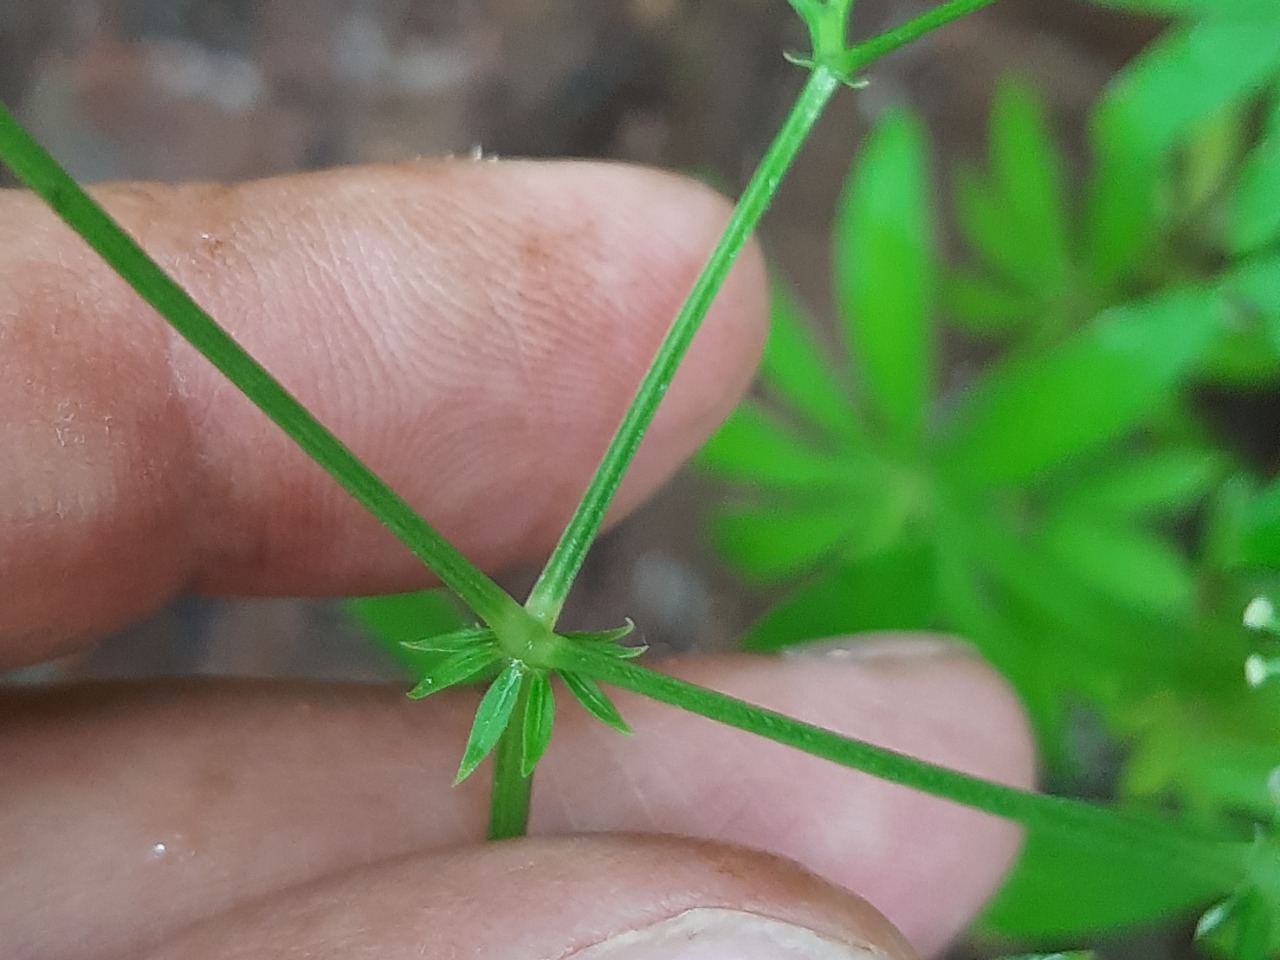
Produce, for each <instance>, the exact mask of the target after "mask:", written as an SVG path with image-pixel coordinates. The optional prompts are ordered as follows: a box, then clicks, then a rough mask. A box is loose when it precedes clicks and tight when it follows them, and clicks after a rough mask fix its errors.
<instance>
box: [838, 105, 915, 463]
mask: <svg viewBox="0 0 1280 960" xmlns="http://www.w3.org/2000/svg"><path fill="white" fill-rule="evenodd" d="M927 156H928V154H927V150H926V147H925V139H924V132H923V129H922V127H921V124H920V122H919V121H918V120H917V119H916V118H915V117H914V116H913V115H911V114H909V113H907V112H905V111H888V112H886V113H885V114H884V115H883V116H882V117H881V118H880V120H879V121H878V122H877V123H876V125H875V127H874V128H873V130H872V131H871V133H870V135H869V136H868V137H867V140H866V142H865V143H864V145H863V148H862V151H861V153H860V155H859V157H858V159H857V161H856V163H855V165H854V168H853V170H852V171H851V173H850V176H849V178H848V180H847V181H846V185H845V189H844V191H843V193H842V195H841V198H840V203H839V207H838V209H837V212H836V222H835V227H834V235H833V240H834V251H833V257H834V262H835V270H834V275H835V289H836V299H837V302H838V304H839V307H840V313H841V316H842V318H843V320H844V322H845V329H846V331H847V335H848V337H849V342H850V349H851V351H852V354H853V356H854V357H855V358H856V359H857V364H858V370H859V374H860V380H861V383H862V385H863V387H864V390H865V395H866V400H867V404H868V407H869V412H871V413H872V414H873V415H874V418H875V420H876V422H877V423H878V424H879V425H881V426H882V427H883V428H884V430H885V431H886V435H887V436H888V437H890V438H892V441H893V443H894V445H895V447H896V449H898V450H900V451H911V450H916V449H918V448H919V445H920V443H921V442H922V440H923V437H924V430H925V424H926V420H927V416H928V400H929V396H930V394H931V392H932V385H933V376H934V361H935V358H934V354H935V349H936V348H935V344H934V329H933V324H932V321H931V318H930V309H929V307H930V303H931V301H932V295H933V275H934V271H935V263H934V255H933V236H932V231H933V214H932V210H931V205H930V199H929V198H930V196H931V195H932V185H931V184H930V181H929V176H928V171H927V166H928V160H927Z"/></svg>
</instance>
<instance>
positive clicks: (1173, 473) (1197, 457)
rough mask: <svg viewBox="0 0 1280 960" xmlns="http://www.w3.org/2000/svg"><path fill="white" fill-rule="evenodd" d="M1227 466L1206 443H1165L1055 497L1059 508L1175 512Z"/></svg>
mask: <svg viewBox="0 0 1280 960" xmlns="http://www.w3.org/2000/svg"><path fill="white" fill-rule="evenodd" d="M1225 467H1226V460H1225V458H1224V457H1223V455H1222V454H1221V453H1220V452H1219V451H1217V450H1213V449H1211V448H1204V447H1202V448H1170V449H1165V450H1159V451H1156V452H1155V453H1151V454H1147V455H1145V456H1137V457H1128V458H1125V459H1123V460H1116V461H1113V462H1111V463H1108V464H1107V465H1106V466H1104V467H1102V468H1101V469H1098V470H1095V471H1092V472H1090V473H1088V474H1086V475H1085V476H1083V477H1082V478H1080V479H1079V481H1078V482H1076V483H1075V484H1073V485H1071V486H1070V487H1069V488H1068V489H1067V490H1066V491H1065V492H1064V493H1063V494H1061V495H1059V497H1058V498H1057V503H1058V506H1059V509H1062V510H1064V511H1067V512H1077V511H1089V512H1092V513H1095V514H1099V515H1102V514H1106V515H1113V516H1121V517H1125V516H1127V517H1139V516H1148V515H1152V514H1162V513H1164V514H1167V513H1179V512H1182V511H1186V510H1189V509H1191V508H1192V507H1194V506H1195V505H1196V503H1198V502H1199V501H1200V500H1202V499H1203V498H1204V497H1206V496H1208V494H1209V492H1210V490H1211V488H1212V486H1213V484H1214V483H1215V482H1216V481H1217V480H1218V479H1220V478H1221V476H1222V474H1223V471H1224V469H1225Z"/></svg>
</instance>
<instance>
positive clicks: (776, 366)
mask: <svg viewBox="0 0 1280 960" xmlns="http://www.w3.org/2000/svg"><path fill="white" fill-rule="evenodd" d="M760 372H761V376H762V378H763V380H764V383H765V384H766V386H768V387H769V389H771V390H772V391H774V392H775V393H776V394H777V395H778V397H779V398H780V399H782V400H783V401H785V402H786V403H787V404H789V405H790V406H791V407H792V408H794V409H795V410H796V412H797V413H799V414H801V415H802V416H804V417H806V418H807V419H808V420H809V421H810V422H812V423H813V425H814V426H815V427H818V428H820V429H822V430H824V431H826V432H827V433H828V434H830V435H831V436H832V437H860V436H861V434H862V429H861V427H860V426H859V424H858V422H857V418H856V415H855V411H854V408H853V402H852V400H851V399H850V398H849V396H848V395H847V394H846V393H845V392H844V390H843V389H842V388H841V386H840V384H839V382H838V380H837V377H836V376H835V374H834V373H833V372H832V370H831V368H830V366H829V365H828V364H827V362H826V361H825V360H824V359H823V351H822V350H821V349H820V348H819V346H818V344H817V342H816V341H815V340H814V337H813V333H812V332H811V328H810V326H809V324H808V322H807V318H806V317H805V315H804V312H803V311H802V310H801V309H800V306H799V304H798V303H796V301H795V298H794V297H793V296H792V295H791V292H790V291H789V290H788V289H787V287H786V286H785V285H784V284H782V283H775V284H774V285H773V295H772V298H771V301H770V309H769V338H768V340H767V341H765V346H764V359H763V360H762V361H761V367H760Z"/></svg>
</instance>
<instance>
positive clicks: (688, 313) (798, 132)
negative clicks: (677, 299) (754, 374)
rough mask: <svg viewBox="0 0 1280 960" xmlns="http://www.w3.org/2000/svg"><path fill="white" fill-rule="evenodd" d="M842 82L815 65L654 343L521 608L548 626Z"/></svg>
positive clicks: (557, 614) (828, 71)
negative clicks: (745, 251) (706, 321)
mask: <svg viewBox="0 0 1280 960" xmlns="http://www.w3.org/2000/svg"><path fill="white" fill-rule="evenodd" d="M839 85H840V79H839V78H838V77H837V76H836V74H834V73H833V72H832V71H831V70H829V69H828V68H827V67H825V66H821V65H819V66H817V67H815V68H814V69H813V72H812V73H810V75H809V79H808V81H807V82H806V83H805V85H804V89H803V90H802V91H801V92H800V96H799V97H798V98H797V100H796V102H795V105H794V106H793V107H792V108H791V112H790V113H789V114H788V115H787V119H786V121H785V122H784V123H783V125H782V129H781V130H779V131H778V135H777V137H775V138H774V140H773V143H771V144H770V145H769V149H768V151H767V152H766V153H765V155H764V158H763V159H762V160H761V161H760V165H759V166H758V167H757V168H756V172H755V174H754V175H752V177H751V181H750V182H749V183H748V184H747V186H746V189H745V190H744V191H743V193H742V197H741V198H740V199H739V200H738V204H737V206H736V207H735V208H734V210H733V215H732V216H731V217H730V218H729V224H728V226H726V227H725V231H724V233H723V234H722V235H721V237H720V241H719V242H718V243H717V244H716V246H715V249H714V250H713V251H712V252H711V257H710V259H708V260H707V264H706V266H704V267H703V268H702V272H701V273H700V274H699V275H698V279H697V280H696V281H694V284H693V289H692V290H691V291H690V293H689V297H688V299H687V300H685V302H684V306H682V307H681V308H680V312H679V313H678V314H677V315H676V318H675V320H674V321H673V322H672V324H671V329H670V330H668V332H667V336H666V339H664V340H663V341H662V345H661V347H659V348H658V353H657V355H656V356H655V357H654V359H653V363H652V364H651V365H650V367H649V370H648V372H647V373H645V376H644V379H643V380H642V381H641V383H640V388H639V389H638V390H637V391H636V395H635V399H634V400H633V401H632V403H631V406H630V407H629V408H628V410H627V413H626V415H625V416H624V417H623V419H622V423H621V424H620V425H619V427H618V430H617V432H616V433H615V434H614V435H613V439H612V440H611V441H610V442H609V447H608V449H607V450H606V451H605V454H604V457H603V459H602V460H601V461H600V466H599V467H597V468H596V472H595V476H593V477H592V478H591V483H590V484H589V485H588V487H587V491H586V493H585V494H584V495H583V497H582V500H581V502H580V503H579V504H578V508H577V510H576V511H575V512H574V514H573V518H572V519H571V520H570V521H569V525H568V526H567V527H566V528H565V531H564V534H563V535H562V536H561V537H560V542H559V543H557V544H556V548H555V550H554V551H553V552H552V554H551V559H549V560H548V561H547V565H546V567H545V568H543V571H542V574H541V575H540V576H539V577H538V581H537V583H535V584H534V586H533V590H532V592H531V593H530V594H529V599H528V601H527V602H526V603H525V609H526V610H527V611H529V613H531V614H532V615H533V616H534V617H535V618H536V619H537V620H539V621H541V622H542V623H544V624H546V625H547V626H549V627H554V625H555V622H556V620H557V619H558V618H559V616H560V611H561V609H562V608H563V607H564V602H565V599H566V598H567V597H568V595H569V589H570V588H571V587H572V586H573V581H574V579H575V578H576V577H577V575H578V571H579V570H580V569H581V568H582V562H583V560H584V559H585V557H586V554H587V550H588V548H589V547H590V546H591V542H592V541H593V540H594V539H595V536H596V533H597V532H598V531H599V529H600V524H601V523H602V522H603V521H604V515H605V511H607V510H608V509H609V503H610V501H612V499H613V494H614V491H615V490H616V489H617V487H618V484H619V483H620V482H621V480H622V475H623V474H624V473H625V472H626V470H627V467H628V465H629V464H630V463H631V459H632V457H634V456H635V452H636V449H637V448H638V447H639V446H640V440H641V439H642V438H643V436H644V433H645V430H647V429H648V427H649V424H650V422H651V421H652V420H653V416H654V414H655V413H656V412H657V409H658V404H659V402H661V400H662V397H663V394H665V393H666V391H667V387H668V386H670V385H671V380H672V378H673V377H674V376H675V373H676V369H677V368H678V367H679V366H680V361H681V360H682V359H683V358H684V355H685V353H686V351H687V350H688V349H689V344H690V343H692V342H693V337H694V334H696V333H697V332H698V327H699V325H700V324H701V323H702V319H703V317H705V316H706V314H707V311H708V309H710V307H711V302H712V301H713V300H714V299H715V296H716V294H717V293H718V292H719V290H720V287H721V286H722V285H723V283H724V281H725V278H726V277H727V276H728V274H729V269H730V268H731V267H732V266H733V263H734V261H735V260H736V259H737V257H738V254H739V253H741V252H742V248H743V247H744V246H746V243H747V239H748V238H749V237H750V236H751V233H752V231H753V230H755V227H756V224H757V223H758V222H759V221H760V218H761V216H763V214H764V212H765V210H766V209H767V208H768V206H769V203H770V201H771V200H772V199H773V195H774V194H775V193H776V192H777V190H778V184H779V183H780V182H781V181H782V177H783V175H784V174H785V173H786V172H787V169H788V168H789V167H790V166H791V164H792V162H793V161H794V160H795V158H796V154H798V153H799V152H800V148H801V146H803V145H804V142H805V140H806V139H807V138H808V136H809V131H810V130H811V129H812V128H813V125H814V123H815V122H816V121H817V119H818V117H819V116H820V115H821V114H822V110H823V108H824V107H825V106H826V105H827V102H828V101H829V100H830V99H831V95H832V94H833V93H835V91H836V88H837V87H838V86H839Z"/></svg>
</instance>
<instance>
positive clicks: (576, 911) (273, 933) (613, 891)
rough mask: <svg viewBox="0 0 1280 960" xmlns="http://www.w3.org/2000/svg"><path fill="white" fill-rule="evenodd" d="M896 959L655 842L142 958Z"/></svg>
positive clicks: (497, 861) (398, 877) (243, 923)
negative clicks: (286, 956) (285, 956)
mask: <svg viewBox="0 0 1280 960" xmlns="http://www.w3.org/2000/svg"><path fill="white" fill-rule="evenodd" d="M286 953H287V954H288V955H290V956H301V957H308V958H312V960H327V958H333V960H337V958H349V957H354V956H362V957H363V956H376V957H378V958H380V960H396V958H399V957H403V958H406V960H408V958H417V960H421V958H423V957H462V956H465V957H475V958H478V960H480V958H482V960H507V958H510V960H529V958H539V957H547V958H550V957H559V958H565V960H570V958H574V960H910V958H911V957H912V956H913V953H912V951H911V948H910V946H908V945H907V944H906V942H905V941H904V940H903V939H902V937H901V936H900V935H899V934H898V933H897V932H896V931H895V930H894V929H893V928H892V927H891V926H890V925H889V924H888V922H887V921H885V920H884V918H883V917H881V916H879V915H878V914H877V913H876V912H875V911H874V910H873V909H871V908H870V907H869V906H868V905H867V904H866V903H865V902H864V901H862V900H859V899H858V898H856V897H854V896H852V895H850V894H848V893H845V892H844V891H842V890H839V889H838V888H836V887H833V886H831V885H830V884H827V883H823V882H822V881H821V880H819V879H818V878H817V877H815V876H813V875H812V874H811V873H808V872H807V871H805V870H803V869H800V868H799V867H797V866H796V865H795V864H793V863H790V862H788V861H785V860H781V859H779V858H775V857H770V856H767V855H763V854H759V853H753V852H750V851H747V850H743V849H741V848H733V847H725V846H722V845H716V844H707V843H694V842H691V841H688V840H683V839H675V838H659V837H636V836H629V837H595V838H577V839H572V840H556V841H547V840H520V841H514V842H508V843H503V844H494V845H491V846H488V847H485V848H480V849H472V850H469V851H466V852H456V853H449V854H438V855H434V856H432V855H427V856H417V857H413V858H409V859H405V860H401V861H396V862H392V863H388V864H382V865H379V866H376V867H372V868H364V869H361V870H357V871H353V872H351V873H349V874H346V875H343V876H341V877H338V878H335V879H332V880H326V881H322V882H319V883H316V884H312V885H308V886H305V887H302V888H296V889H294V890H290V891H288V892H286V893H284V894H282V895H280V896H278V897H275V898H273V899H271V900H269V901H267V902H265V903H261V904H255V905H254V906H252V907H248V908H244V909H241V910H237V911H233V912H231V913H230V914H228V915H225V916H220V917H217V918H214V919H213V920H211V921H209V922H207V923H204V924H201V925H200V926H198V927H196V928H195V929H194V930H191V931H188V932H185V933H184V934H182V935H180V936H179V937H178V938H177V939H176V940H175V941H173V942H171V943H168V944H166V945H165V946H164V947H163V948H162V949H160V950H159V951H158V952H157V953H156V954H155V955H154V957H153V960H163V958H181V960H214V958H217V960H236V958H244V960H249V958H253V960H258V958H260V957H268V956H284V955H286Z"/></svg>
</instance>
